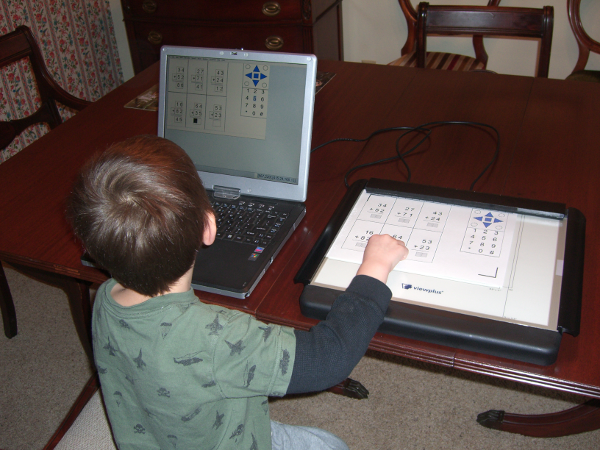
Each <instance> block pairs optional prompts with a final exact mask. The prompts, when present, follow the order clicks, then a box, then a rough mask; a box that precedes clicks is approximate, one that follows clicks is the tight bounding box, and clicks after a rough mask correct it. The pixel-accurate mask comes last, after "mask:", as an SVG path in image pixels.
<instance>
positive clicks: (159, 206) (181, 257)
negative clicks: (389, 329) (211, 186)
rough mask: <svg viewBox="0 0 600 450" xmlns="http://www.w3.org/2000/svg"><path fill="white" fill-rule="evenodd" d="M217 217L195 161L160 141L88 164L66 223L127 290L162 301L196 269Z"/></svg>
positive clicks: (126, 145) (123, 148)
mask: <svg viewBox="0 0 600 450" xmlns="http://www.w3.org/2000/svg"><path fill="white" fill-rule="evenodd" d="M209 213H212V207H211V205H210V201H209V199H208V196H207V194H206V191H205V190H204V186H203V185H202V181H201V180H200V177H199V176H198V172H197V171H196V168H195V167H194V164H193V163H192V161H191V159H190V158H189V156H188V155H187V154H186V153H185V152H184V151H183V150H182V149H181V148H180V147H179V146H178V145H177V144H175V143H173V142H171V141H169V140H166V139H163V138H159V137H157V136H137V137H134V138H130V139H127V140H125V141H123V142H120V143H117V144H113V145H112V146H111V147H110V148H108V149H107V150H106V151H105V152H103V153H101V154H99V155H98V156H96V157H94V158H93V159H92V160H91V161H89V162H88V163H87V164H86V166H85V167H84V168H83V170H82V172H81V173H80V174H79V176H78V178H77V180H76V181H75V184H74V186H73V190H72V192H71V195H70V196H69V199H68V206H67V217H68V219H69V221H70V222H71V225H72V226H73V230H74V231H75V234H76V236H77V237H79V238H80V239H81V241H82V242H83V245H84V247H85V248H86V250H87V251H88V253H89V254H90V255H91V256H92V258H94V260H95V261H96V262H97V263H98V264H99V265H100V266H102V267H103V268H105V269H106V270H108V271H109V272H110V274H111V276H112V277H113V278H115V279H116V280H117V281H118V282H119V283H121V284H122V285H123V286H125V287H126V288H129V289H132V290H134V291H136V292H139V293H140V294H144V295H148V296H156V295H159V294H161V293H164V292H166V291H168V290H169V286H171V285H172V284H173V283H174V282H175V281H177V280H178V279H179V278H181V276H182V275H183V274H185V272H187V271H188V270H189V268H190V267H191V266H192V264H193V262H194V260H195V258H196V252H197V250H198V249H199V248H200V247H201V245H202V239H203V235H204V229H205V227H206V226H208V224H209Z"/></svg>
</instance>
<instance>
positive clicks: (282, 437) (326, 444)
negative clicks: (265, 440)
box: [271, 420, 349, 450]
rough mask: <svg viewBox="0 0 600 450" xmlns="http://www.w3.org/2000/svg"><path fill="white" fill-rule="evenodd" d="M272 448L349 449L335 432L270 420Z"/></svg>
mask: <svg viewBox="0 0 600 450" xmlns="http://www.w3.org/2000/svg"><path fill="white" fill-rule="evenodd" d="M271 441H272V446H273V450H349V448H348V446H347V445H346V443H345V442H344V441H342V440H341V439H340V438H339V437H337V436H336V435H335V434H331V433H329V432H328V431H325V430H321V429H320V428H313V427H300V426H294V425H286V424H283V423H279V422H275V421H273V420H271Z"/></svg>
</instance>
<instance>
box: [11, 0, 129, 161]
mask: <svg viewBox="0 0 600 450" xmlns="http://www.w3.org/2000/svg"><path fill="white" fill-rule="evenodd" d="M19 25H27V26H28V27H29V28H30V29H31V32H32V33H33V35H34V37H35V38H36V41H37V43H38V45H39V47H40V49H41V51H42V55H43V56H44V60H45V63H46V67H47V68H48V71H49V72H50V74H52V76H53V78H54V80H55V81H56V82H57V83H58V84H60V86H61V87H62V88H63V89H65V90H66V91H68V92H69V93H70V94H72V95H74V96H75V97H80V98H83V99H86V100H90V101H94V100H97V99H99V98H100V97H102V96H103V95H105V94H107V93H108V92H110V91H111V90H112V89H114V88H115V87H117V86H118V85H120V84H121V83H122V82H123V72H122V70H121V62H120V60H119V54H118V51H117V43H116V39H115V34H114V28H113V22H112V18H111V15H110V8H109V4H108V1H107V0H97V1H94V0H61V1H58V0H2V1H0V35H4V34H6V33H9V32H11V31H13V30H14V29H15V28H16V27H18V26H19ZM37 105H39V96H38V94H37V90H36V89H35V82H34V80H33V73H32V72H31V70H30V68H29V64H28V62H27V60H22V61H19V62H17V63H14V64H11V65H9V66H8V67H5V68H4V69H3V70H0V120H12V119H18V118H21V117H24V116H27V115H29V114H31V113H33V112H34V111H35V110H36V108H37ZM59 109H60V112H61V115H62V117H63V120H66V119H68V118H69V117H71V116H72V115H73V114H74V113H75V111H72V110H70V109H69V108H66V107H64V108H59ZM47 132H48V127H47V126H46V125H41V126H34V127H30V128H29V129H27V130H25V131H24V132H23V133H22V134H21V135H20V136H19V137H17V138H16V139H15V141H13V143H11V144H10V146H9V147H7V148H6V149H4V150H3V151H2V152H1V154H0V162H3V161H5V160H7V159H8V158H10V157H11V156H13V155H14V154H16V153H17V152H19V151H20V150H21V149H23V148H24V147H26V146H27V145H29V144H30V143H31V142H33V141H35V140H36V139H38V138H39V137H40V136H42V135H43V134H45V133H47Z"/></svg>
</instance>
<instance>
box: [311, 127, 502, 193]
mask: <svg viewBox="0 0 600 450" xmlns="http://www.w3.org/2000/svg"><path fill="white" fill-rule="evenodd" d="M445 125H468V126H477V127H484V128H489V129H492V130H493V131H494V132H495V133H496V150H495V152H494V154H493V156H492V158H491V160H490V162H489V163H488V164H487V165H486V166H485V168H484V169H483V170H482V171H481V173H480V174H479V175H478V176H477V178H475V180H474V181H473V182H472V183H471V186H470V187H469V190H471V191H472V190H473V189H474V186H475V184H476V183H477V182H478V181H479V180H480V179H481V177H482V176H483V175H484V174H485V172H486V171H487V170H488V169H489V168H490V167H491V166H492V165H493V164H494V162H495V161H496V159H497V158H498V154H499V153H500V133H499V132H498V130H497V129H496V128H495V127H493V126H492V125H488V124H486V123H481V122H469V121H436V122H428V123H425V124H423V125H419V126H417V127H391V128H382V129H380V130H377V131H375V132H373V133H371V134H370V135H369V136H368V137H366V138H364V139H353V138H337V139H333V140H331V141H328V142H325V143H323V144H321V145H318V146H317V147H315V148H313V149H312V150H311V153H313V152H314V151H316V150H318V149H319V148H321V147H324V146H326V145H329V144H331V143H333V142H340V141H350V142H365V141H368V140H370V139H371V138H372V137H374V136H376V135H378V134H381V133H386V132H390V131H401V130H404V131H405V133H403V134H402V135H401V136H400V137H398V139H396V146H395V147H396V155H397V156H393V157H389V158H384V159H380V160H377V161H373V162H370V163H365V164H361V165H359V166H355V167H352V168H351V169H350V170H348V172H346V175H345V176H344V184H345V185H346V187H349V185H348V177H349V176H350V174H352V173H354V172H355V171H357V170H359V169H362V168H365V167H370V166H373V165H376V164H383V163H386V162H391V161H395V160H400V161H401V162H402V164H404V167H406V171H407V182H410V180H411V177H412V173H411V170H410V167H409V166H408V163H407V162H406V160H405V157H406V156H408V155H410V154H411V153H412V152H414V151H415V150H416V149H417V148H419V146H421V145H422V144H423V142H425V141H426V140H427V139H428V138H429V136H430V135H431V133H432V130H431V128H433V127H438V126H445ZM414 132H425V136H424V137H423V138H422V139H421V140H420V141H419V142H418V143H417V144H416V145H414V146H413V147H411V148H410V149H409V150H407V151H405V152H404V153H401V152H400V140H401V139H402V138H403V137H404V136H407V135H408V134H410V133H414Z"/></svg>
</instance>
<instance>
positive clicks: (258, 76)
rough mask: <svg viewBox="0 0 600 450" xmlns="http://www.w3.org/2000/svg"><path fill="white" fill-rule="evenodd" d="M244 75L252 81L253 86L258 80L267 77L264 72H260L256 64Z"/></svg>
mask: <svg viewBox="0 0 600 450" xmlns="http://www.w3.org/2000/svg"><path fill="white" fill-rule="evenodd" d="M246 76H247V77H248V78H250V79H251V80H252V81H253V82H254V86H256V85H257V84H258V82H259V81H260V80H264V79H265V78H267V76H266V75H265V74H264V73H260V69H259V68H258V66H256V67H254V70H253V71H252V72H250V73H247V74H246Z"/></svg>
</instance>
